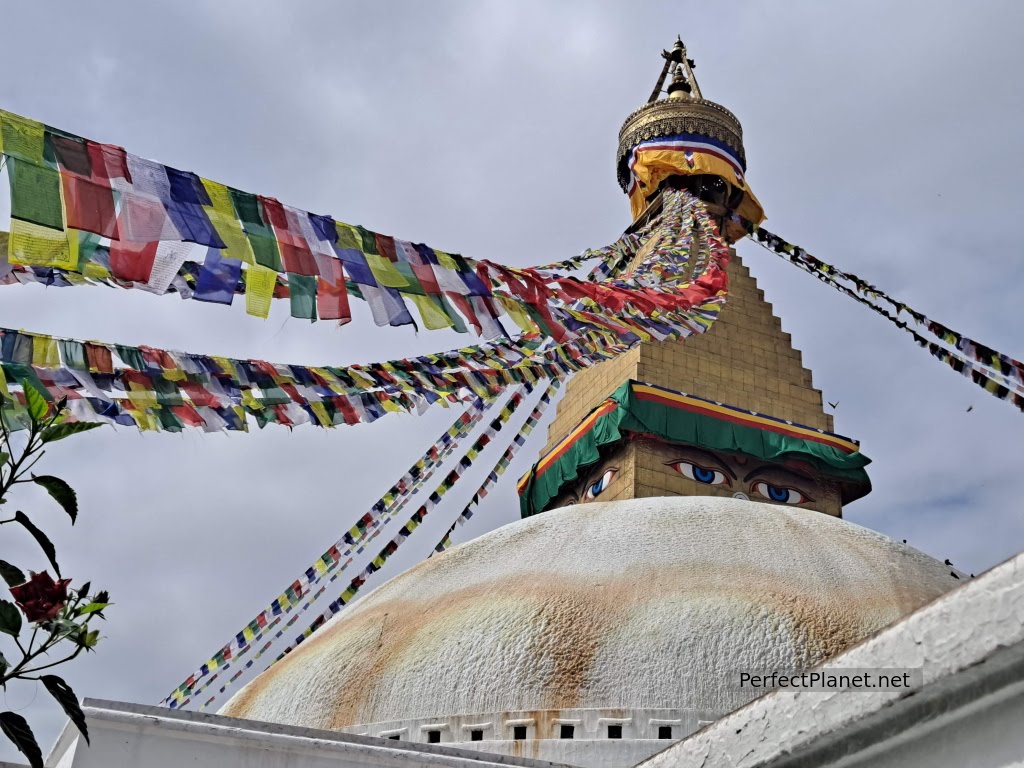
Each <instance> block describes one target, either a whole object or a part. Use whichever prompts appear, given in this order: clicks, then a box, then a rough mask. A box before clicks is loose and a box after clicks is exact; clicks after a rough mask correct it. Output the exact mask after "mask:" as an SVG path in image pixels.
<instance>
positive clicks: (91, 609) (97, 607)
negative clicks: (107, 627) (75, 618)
mask: <svg viewBox="0 0 1024 768" xmlns="http://www.w3.org/2000/svg"><path fill="white" fill-rule="evenodd" d="M109 605H110V603H89V604H88V605H86V606H83V607H82V608H79V609H78V611H76V613H77V614H78V615H79V616H85V615H86V614H87V613H96V611H102V610H103V609H104V608H106V607H107V606H109Z"/></svg>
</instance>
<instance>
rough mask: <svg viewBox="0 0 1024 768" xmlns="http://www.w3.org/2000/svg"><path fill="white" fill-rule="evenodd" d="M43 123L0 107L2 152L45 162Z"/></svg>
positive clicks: (0, 143) (0, 142)
mask: <svg viewBox="0 0 1024 768" xmlns="http://www.w3.org/2000/svg"><path fill="white" fill-rule="evenodd" d="M43 132H44V128H43V124H42V123H40V122H37V121H35V120H29V119H28V118H27V117H22V116H21V115H15V114H13V113H11V112H5V111H4V110H2V109H0V152H3V153H5V154H8V155H12V156H13V157H16V158H19V159H21V160H27V161H29V162H30V163H37V164H39V165H42V164H43Z"/></svg>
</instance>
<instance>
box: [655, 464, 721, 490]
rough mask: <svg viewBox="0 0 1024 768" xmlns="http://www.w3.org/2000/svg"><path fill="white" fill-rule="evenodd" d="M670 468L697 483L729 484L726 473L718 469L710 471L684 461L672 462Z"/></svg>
mask: <svg viewBox="0 0 1024 768" xmlns="http://www.w3.org/2000/svg"><path fill="white" fill-rule="evenodd" d="M669 466H670V467H672V469H674V470H675V471H676V472H678V473H679V474H681V475H682V476H683V477H688V478H690V479H691V480H693V481H694V482H697V483H703V484H704V485H728V484H729V479H728V478H727V477H726V476H725V473H724V472H719V471H718V470H717V469H709V468H708V467H702V466H701V465H700V464H694V463H693V462H690V461H682V460H680V461H673V462H670V463H669Z"/></svg>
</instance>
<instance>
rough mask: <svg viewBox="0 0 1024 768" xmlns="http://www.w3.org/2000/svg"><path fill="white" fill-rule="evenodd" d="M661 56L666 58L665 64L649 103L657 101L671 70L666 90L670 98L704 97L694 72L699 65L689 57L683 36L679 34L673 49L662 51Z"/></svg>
mask: <svg viewBox="0 0 1024 768" xmlns="http://www.w3.org/2000/svg"><path fill="white" fill-rule="evenodd" d="M661 58H663V59H664V60H665V66H664V67H662V69H661V75H660V76H659V77H658V82H657V83H655V85H654V90H653V91H651V96H650V98H649V99H647V103H648V104H650V103H651V102H654V101H657V100H658V98H659V97H660V96H661V94H662V87H663V86H664V85H665V78H666V77H668V74H669V72H670V71H671V72H672V82H671V83H670V84H669V86H668V88H667V89H666V90H665V91H664V92H665V93H667V94H668V97H669V98H675V99H680V98H687V97H690V98H694V99H701V98H703V97H702V96H701V94H700V86H699V85H697V78H696V76H695V75H694V74H693V70H694V68H696V66H697V65H696V63H694V61H693V59H690V58H687V56H686V45H685V44H684V43H683V38H682V37H680V36H678V35H677V36H676V42H675V44H674V45H673V46H672V50H671V51H662V52H661ZM673 65H675V66H673Z"/></svg>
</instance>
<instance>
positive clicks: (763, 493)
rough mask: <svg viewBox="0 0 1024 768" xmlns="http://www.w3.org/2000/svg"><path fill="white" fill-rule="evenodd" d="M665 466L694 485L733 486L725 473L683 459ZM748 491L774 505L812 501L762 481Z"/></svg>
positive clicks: (782, 487)
mask: <svg viewBox="0 0 1024 768" xmlns="http://www.w3.org/2000/svg"><path fill="white" fill-rule="evenodd" d="M667 465H668V466H670V467H672V469H674V470H675V471H676V472H678V473H679V474H681V475H682V476H683V477H686V478H689V479H690V480H693V481H694V482H695V483H701V484H702V485H723V486H732V485H733V482H732V481H731V480H730V479H729V477H727V476H726V474H725V472H722V471H721V470H718V469H714V468H713V467H705V466H701V465H700V464H696V463H694V462H692V461H685V460H683V459H677V460H676V461H670V462H667ZM743 485H746V483H745V482H744V483H743ZM750 490H751V491H752V492H753V493H756V494H757V495H758V496H760V497H761V498H763V499H766V500H767V501H771V502H774V503H776V504H792V505H796V504H803V503H804V502H807V501H812V499H811V498H810V497H809V496H808V495H807V494H806V493H803V492H802V491H798V490H797V489H796V488H790V487H789V486H785V485H773V484H772V483H769V482H765V481H764V480H755V481H753V482H752V483H751V485H750ZM744 498H745V497H744Z"/></svg>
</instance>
